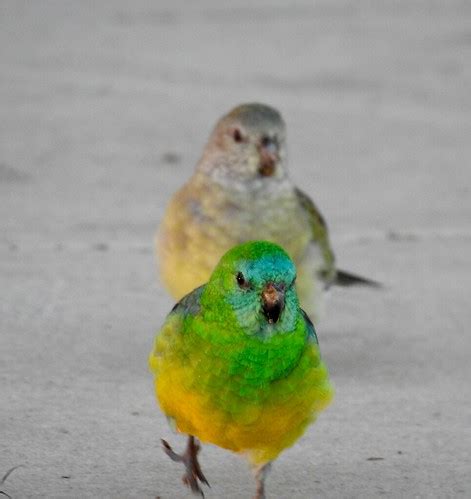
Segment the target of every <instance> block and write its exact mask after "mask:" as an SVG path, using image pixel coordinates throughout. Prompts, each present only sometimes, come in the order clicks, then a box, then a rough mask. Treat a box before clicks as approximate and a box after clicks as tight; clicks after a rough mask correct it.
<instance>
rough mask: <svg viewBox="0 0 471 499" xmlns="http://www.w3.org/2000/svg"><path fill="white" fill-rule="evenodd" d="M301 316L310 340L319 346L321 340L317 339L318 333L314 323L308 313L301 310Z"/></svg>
mask: <svg viewBox="0 0 471 499" xmlns="http://www.w3.org/2000/svg"><path fill="white" fill-rule="evenodd" d="M301 314H302V316H303V317H304V321H305V322H306V327H307V331H308V338H309V340H310V341H313V342H314V343H316V344H319V340H318V339H317V333H316V328H315V327H314V324H313V323H312V321H311V319H309V316H308V315H307V314H306V312H305V311H304V310H303V309H301Z"/></svg>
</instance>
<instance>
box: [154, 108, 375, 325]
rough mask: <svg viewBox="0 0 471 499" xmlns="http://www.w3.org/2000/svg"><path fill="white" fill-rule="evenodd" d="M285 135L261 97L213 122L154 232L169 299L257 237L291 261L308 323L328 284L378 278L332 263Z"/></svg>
mask: <svg viewBox="0 0 471 499" xmlns="http://www.w3.org/2000/svg"><path fill="white" fill-rule="evenodd" d="M285 136H286V127H285V123H284V121H283V118H282V117H281V115H280V113H279V112H278V111H277V110H276V109H273V108H272V107H269V106H266V105H263V104H244V105H241V106H238V107H236V108H235V109H233V110H232V111H230V112H229V113H228V114H227V115H225V116H223V117H222V118H221V119H220V120H219V122H218V123H217V124H216V127H215V128H214V130H213V132H212V134H211V136H210V138H209V141H208V143H207V144H206V147H205V149H204V152H203V156H202V158H201V160H200V161H199V163H198V165H197V167H196V171H195V172H194V174H193V176H192V177H191V178H190V179H189V181H188V182H187V183H186V184H185V185H184V186H183V187H182V188H181V189H180V190H179V191H178V192H177V193H176V194H175V195H174V196H173V198H172V199H171V201H170V204H169V206H168V207H167V210H166V213H165V215H164V218H163V221H162V224H161V226H160V230H159V231H158V233H157V237H156V251H157V256H158V261H159V265H160V274H161V278H162V281H163V283H164V285H165V286H166V287H167V288H168V290H169V291H170V293H171V294H172V295H173V297H174V298H175V299H177V300H178V299H180V298H181V297H182V296H184V295H185V294H187V293H189V292H190V291H191V290H193V289H194V288H196V287H198V286H200V285H201V284H203V283H205V282H207V280H208V279H209V276H210V275H211V272H212V270H213V269H214V266H215V265H216V263H217V262H218V261H219V259H220V258H221V256H222V255H223V254H224V253H225V252H226V251H227V250H229V249H230V248H232V247H233V246H234V245H236V244H240V243H242V242H244V241H250V240H258V239H263V240H267V241H272V242H275V243H277V244H279V245H280V246H282V247H283V248H284V249H285V250H286V251H287V252H288V254H289V255H290V256H291V258H292V259H293V260H294V262H295V264H296V266H297V268H298V293H299V297H300V301H301V305H302V306H303V308H304V309H305V310H306V311H307V312H308V314H309V315H310V316H311V317H312V319H313V320H314V323H317V320H318V319H319V317H320V316H321V315H322V312H323V308H324V291H325V290H326V289H327V288H329V287H330V286H331V285H332V284H340V285H351V284H363V285H371V286H376V285H377V283H375V282H373V281H370V280H368V279H365V278H362V277H359V276H355V275H353V274H350V273H348V272H344V271H341V270H339V269H337V267H336V265H335V258H334V253H333V251H332V248H331V244H330V241H329V234H328V230H327V225H326V223H325V220H324V218H323V217H322V215H321V214H320V212H319V210H318V209H317V207H316V205H315V204H314V203H313V201H312V200H311V199H310V197H309V196H308V195H307V194H305V193H304V192H302V191H301V190H300V189H298V188H297V187H296V186H295V185H294V184H293V182H292V181H291V179H290V177H289V174H288V169H287V166H286V144H285V143H286V137H285Z"/></svg>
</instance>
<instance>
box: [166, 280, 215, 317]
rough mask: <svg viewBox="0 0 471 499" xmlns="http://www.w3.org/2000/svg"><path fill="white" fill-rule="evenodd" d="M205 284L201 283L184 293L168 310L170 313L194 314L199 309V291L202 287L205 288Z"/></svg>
mask: <svg viewBox="0 0 471 499" xmlns="http://www.w3.org/2000/svg"><path fill="white" fill-rule="evenodd" d="M205 286H206V284H203V285H202V286H199V287H197V288H196V289H194V290H193V291H191V292H190V293H188V294H187V295H185V296H184V297H183V298H182V299H181V300H180V301H179V302H177V303H176V304H175V305H174V307H173V308H172V310H171V311H170V314H169V315H171V314H183V315H187V314H192V315H195V314H197V313H198V312H199V311H200V298H201V293H202V292H203V289H204V288H205Z"/></svg>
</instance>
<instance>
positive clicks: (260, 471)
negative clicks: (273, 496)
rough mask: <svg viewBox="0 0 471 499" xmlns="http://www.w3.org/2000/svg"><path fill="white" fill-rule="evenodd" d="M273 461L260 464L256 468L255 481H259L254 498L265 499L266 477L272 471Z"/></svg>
mask: <svg viewBox="0 0 471 499" xmlns="http://www.w3.org/2000/svg"><path fill="white" fill-rule="evenodd" d="M270 468H271V463H266V464H263V465H261V466H259V467H258V468H257V469H256V470H255V481H256V483H257V490H256V492H255V496H254V499H265V478H266V476H267V473H268V472H269V471H270Z"/></svg>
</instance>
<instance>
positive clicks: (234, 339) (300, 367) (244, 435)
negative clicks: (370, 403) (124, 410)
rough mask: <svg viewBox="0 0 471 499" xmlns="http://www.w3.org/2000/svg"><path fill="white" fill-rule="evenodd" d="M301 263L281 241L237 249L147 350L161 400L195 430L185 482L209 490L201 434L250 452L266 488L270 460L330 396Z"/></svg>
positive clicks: (183, 458) (187, 430) (186, 429)
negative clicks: (301, 282) (303, 295)
mask: <svg viewBox="0 0 471 499" xmlns="http://www.w3.org/2000/svg"><path fill="white" fill-rule="evenodd" d="M296 286H297V285H296V267H295V265H294V263H293V261H292V260H291V258H290V257H289V255H288V254H287V253H286V252H285V250H284V249H283V248H281V247H280V246H279V245H277V244H274V243H271V242H269V241H250V242H247V243H243V244H241V245H237V246H235V247H234V248H232V249H230V250H229V251H228V252H227V253H226V254H225V255H223V257H222V258H221V260H220V262H219V263H218V264H217V266H216V267H215V269H214V271H213V273H212V274H211V277H210V279H209V281H208V282H207V283H206V284H204V285H202V286H200V287H198V288H196V289H195V290H193V291H192V292H191V293H189V294H187V295H186V296H185V297H184V298H183V299H182V300H181V301H180V302H178V303H177V304H176V305H175V306H174V308H173V309H172V311H171V312H170V314H169V315H168V316H167V318H166V320H165V322H164V324H163V326H162V328H161V329H160V331H159V332H158V334H157V335H156V339H155V342H154V346H153V349H152V351H151V353H150V356H149V366H150V370H151V371H152V373H153V374H154V380H155V390H156V396H157V399H158V402H159V404H160V408H161V410H162V411H163V413H164V414H165V415H166V416H167V418H168V419H169V421H170V425H171V427H172V428H174V429H176V430H177V431H178V432H180V433H183V434H186V435H188V444H187V447H186V450H185V452H184V453H182V454H178V453H176V452H175V451H174V450H173V449H172V447H171V446H170V444H169V443H168V442H167V441H166V440H162V445H163V448H164V450H165V452H166V453H167V454H168V456H169V457H170V458H171V459H173V460H174V461H178V462H182V463H183V464H184V465H185V467H186V472H185V474H184V476H183V482H184V483H185V484H186V485H187V486H189V487H190V488H191V490H192V491H193V492H195V493H200V494H201V495H203V492H202V488H201V485H200V484H208V481H207V479H206V477H205V476H204V474H203V472H202V470H201V467H200V465H199V462H198V458H197V455H198V452H199V451H200V449H201V444H200V442H204V443H211V444H215V445H217V446H219V447H222V448H224V449H227V450H230V451H233V452H236V453H239V454H241V455H243V456H245V457H246V458H247V459H248V461H249V464H250V465H251V468H252V470H253V472H254V475H255V480H256V495H255V497H256V498H257V499H262V498H264V497H265V477H266V474H267V472H268V470H269V469H270V465H271V463H272V462H273V461H274V460H275V459H276V458H277V457H278V455H279V454H280V453H281V452H282V451H283V450H285V449H286V448H288V447H290V446H292V445H293V444H294V443H295V442H296V441H297V440H298V439H299V438H300V436H301V435H302V434H303V433H304V431H305V430H306V428H307V427H308V425H309V424H310V423H312V422H313V421H314V420H315V419H316V417H317V415H318V414H319V413H320V412H321V411H322V410H323V409H325V408H326V407H327V406H328V405H329V403H330V401H331V400H332V397H333V387H332V385H331V383H330V381H329V375H328V371H327V367H326V365H325V363H324V362H323V360H322V359H321V355H320V350H319V344H318V339H317V335H316V331H315V328H314V326H313V324H312V322H311V320H310V319H309V317H308V315H307V314H306V313H305V312H304V311H303V310H302V308H301V307H300V305H299V300H298V296H297V292H296Z"/></svg>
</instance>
